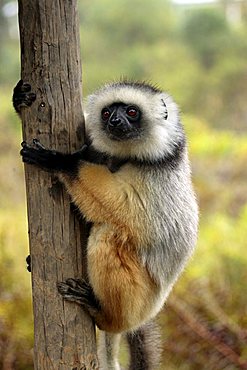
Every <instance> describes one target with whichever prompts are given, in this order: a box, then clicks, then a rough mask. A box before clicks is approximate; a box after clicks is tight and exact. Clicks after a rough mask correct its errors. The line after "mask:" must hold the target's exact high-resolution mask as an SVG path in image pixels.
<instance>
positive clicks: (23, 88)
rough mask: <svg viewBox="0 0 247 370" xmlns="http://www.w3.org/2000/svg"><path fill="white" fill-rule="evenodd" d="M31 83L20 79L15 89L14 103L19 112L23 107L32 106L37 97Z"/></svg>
mask: <svg viewBox="0 0 247 370" xmlns="http://www.w3.org/2000/svg"><path fill="white" fill-rule="evenodd" d="M31 90H32V88H31V85H30V84H29V83H27V82H23V80H20V81H19V82H18V84H17V85H16V87H15V88H14V91H13V98H12V99H13V105H14V108H15V110H16V112H17V113H20V112H21V108H23V107H30V106H31V105H32V103H33V102H34V101H35V99H36V94H35V93H34V92H32V91H31Z"/></svg>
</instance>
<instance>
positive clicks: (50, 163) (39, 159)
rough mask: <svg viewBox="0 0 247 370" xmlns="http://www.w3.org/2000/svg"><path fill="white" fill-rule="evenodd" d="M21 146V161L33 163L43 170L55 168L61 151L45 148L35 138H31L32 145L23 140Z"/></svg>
mask: <svg viewBox="0 0 247 370" xmlns="http://www.w3.org/2000/svg"><path fill="white" fill-rule="evenodd" d="M21 146H22V150H21V152H20V154H21V156H22V160H23V162H25V163H28V164H34V165H36V166H38V167H41V168H43V169H45V170H56V167H57V164H58V162H59V160H60V159H61V156H62V153H59V152H56V151H53V150H49V149H46V148H45V147H44V146H43V145H42V144H41V143H40V142H39V141H38V140H37V139H33V145H32V146H31V145H28V144H27V143H26V142H25V141H23V142H22V143H21Z"/></svg>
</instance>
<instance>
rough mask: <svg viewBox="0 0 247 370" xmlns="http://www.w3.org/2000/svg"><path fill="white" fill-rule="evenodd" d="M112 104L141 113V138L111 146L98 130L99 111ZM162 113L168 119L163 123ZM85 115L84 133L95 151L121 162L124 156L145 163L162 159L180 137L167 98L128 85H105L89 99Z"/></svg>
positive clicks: (175, 112)
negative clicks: (131, 106)
mask: <svg viewBox="0 0 247 370" xmlns="http://www.w3.org/2000/svg"><path fill="white" fill-rule="evenodd" d="M115 102H122V103H125V104H130V105H132V104H133V105H137V106H138V107H139V108H140V109H141V112H142V127H143V134H142V135H140V137H138V138H137V139H135V140H134V141H133V140H126V141H123V142H119V141H117V142H115V141H114V140H111V139H110V138H109V137H108V135H107V133H106V132H104V131H103V130H102V122H101V110H102V109H103V108H104V107H107V106H109V105H111V104H113V103H115ZM163 102H165V104H166V107H165V106H164V103H163ZM166 110H167V111H168V118H167V119H164V116H165V114H166ZM86 112H87V114H86V129H87V132H88V134H89V136H90V137H91V139H92V141H93V146H94V147H95V149H97V150H99V151H101V152H106V153H108V154H110V155H113V156H118V157H121V158H122V157H126V154H127V155H128V156H129V157H133V158H138V159H146V160H155V159H158V158H162V157H163V156H164V155H167V154H170V153H171V152H172V150H173V149H174V145H176V143H178V142H179V141H180V137H181V135H182V134H183V133H182V132H181V126H180V123H179V113H178V108H177V105H176V104H175V103H174V101H173V100H172V98H171V97H170V96H169V95H167V94H165V93H161V92H153V91H152V90H150V91H148V90H147V89H142V88H137V87H135V86H131V85H119V86H118V85H117V84H109V85H105V86H104V87H103V88H101V89H100V90H98V91H96V92H95V93H94V94H93V95H90V96H89V98H88V102H87V105H86ZM150 122H151V124H150ZM152 123H153V124H152Z"/></svg>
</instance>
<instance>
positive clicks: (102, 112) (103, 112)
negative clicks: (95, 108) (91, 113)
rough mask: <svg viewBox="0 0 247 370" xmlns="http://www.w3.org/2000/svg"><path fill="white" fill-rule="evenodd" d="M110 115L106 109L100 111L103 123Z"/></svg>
mask: <svg viewBox="0 0 247 370" xmlns="http://www.w3.org/2000/svg"><path fill="white" fill-rule="evenodd" d="M110 115H111V112H110V111H109V109H108V108H104V109H102V111H101V118H102V119H103V121H107V120H108V119H109V117H110Z"/></svg>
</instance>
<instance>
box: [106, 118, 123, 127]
mask: <svg viewBox="0 0 247 370" xmlns="http://www.w3.org/2000/svg"><path fill="white" fill-rule="evenodd" d="M109 125H110V126H115V127H116V126H120V125H121V119H120V118H118V117H112V118H111V119H110V122H109Z"/></svg>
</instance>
